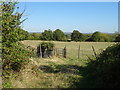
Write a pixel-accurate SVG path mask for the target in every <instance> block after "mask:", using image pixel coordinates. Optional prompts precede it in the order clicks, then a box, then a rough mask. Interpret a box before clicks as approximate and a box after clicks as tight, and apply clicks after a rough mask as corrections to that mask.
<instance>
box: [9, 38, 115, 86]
mask: <svg viewBox="0 0 120 90" xmlns="http://www.w3.org/2000/svg"><path fill="white" fill-rule="evenodd" d="M40 42H41V41H37V40H36V41H35V40H31V41H30V40H26V41H22V43H24V44H25V45H30V46H32V47H34V48H36V47H37V45H38V44H39V43H40ZM54 43H55V46H56V47H57V48H63V47H64V46H65V45H66V46H67V50H68V51H67V52H68V54H67V57H68V58H66V59H65V58H61V57H60V58H58V57H52V58H44V59H41V58H38V57H33V58H30V60H31V62H30V63H29V64H28V65H27V66H26V68H25V69H23V70H22V71H21V73H19V74H18V76H17V77H16V78H15V79H12V81H11V82H12V85H13V86H12V87H13V88H21V87H22V88H71V87H72V88H73V87H75V88H76V87H78V85H79V87H91V86H89V85H84V81H82V79H83V78H84V75H83V74H82V73H83V72H84V66H86V61H85V60H84V59H87V58H86V57H85V55H81V58H82V59H79V60H78V59H77V55H76V54H77V49H78V46H79V45H80V46H81V49H82V50H83V52H82V53H84V54H88V55H89V56H91V55H92V54H93V51H92V49H91V46H94V47H95V50H96V52H97V53H98V52H99V50H100V49H105V48H106V47H108V46H110V45H112V44H114V43H105V42H54ZM80 83H81V84H80ZM77 84H78V85H77Z"/></svg>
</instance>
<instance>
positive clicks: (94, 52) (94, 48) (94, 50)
mask: <svg viewBox="0 0 120 90" xmlns="http://www.w3.org/2000/svg"><path fill="white" fill-rule="evenodd" d="M92 49H93V52H94V55H95V57H96V56H97V54H96V52H95V48H94V47H93V46H92Z"/></svg>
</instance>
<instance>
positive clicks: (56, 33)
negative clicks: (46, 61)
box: [53, 29, 66, 41]
mask: <svg viewBox="0 0 120 90" xmlns="http://www.w3.org/2000/svg"><path fill="white" fill-rule="evenodd" d="M53 38H54V40H56V41H64V40H66V37H65V34H64V32H62V31H61V30H60V29H56V30H55V31H54V32H53Z"/></svg>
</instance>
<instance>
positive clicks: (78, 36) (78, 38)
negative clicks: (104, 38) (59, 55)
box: [71, 30, 84, 41]
mask: <svg viewBox="0 0 120 90" xmlns="http://www.w3.org/2000/svg"><path fill="white" fill-rule="evenodd" d="M71 39H72V41H84V35H83V34H82V33H80V32H79V31H77V30H74V31H73V32H72V33H71Z"/></svg>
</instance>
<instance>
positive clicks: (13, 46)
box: [0, 2, 120, 88]
mask: <svg viewBox="0 0 120 90" xmlns="http://www.w3.org/2000/svg"><path fill="white" fill-rule="evenodd" d="M16 4H17V3H16V2H2V4H1V8H2V16H0V18H2V27H3V28H2V35H3V36H2V46H3V48H2V65H3V66H2V68H3V73H2V77H3V87H6V88H11V87H14V88H16V87H19V88H21V87H26V88H30V87H34V88H37V87H38V88H45V87H46V88H69V87H71V88H73V87H76V88H78V87H89V88H91V87H109V88H110V87H111V88H115V87H120V85H119V83H120V78H119V75H120V73H119V70H120V66H119V64H120V63H119V58H120V53H119V50H120V44H116V45H113V46H111V47H108V48H107V49H106V50H104V51H103V52H102V53H101V54H100V55H98V56H97V57H96V58H95V59H90V62H89V63H88V64H86V62H84V61H80V60H78V59H70V58H69V59H62V58H61V59H59V58H54V59H52V58H51V59H38V58H33V56H32V55H34V53H33V49H32V50H30V49H29V48H28V49H29V50H28V49H27V48H25V47H24V45H23V44H21V43H19V41H20V40H25V39H27V38H28V36H27V35H28V33H27V32H26V31H24V30H22V29H21V27H20V24H21V23H22V22H23V21H24V20H23V21H20V19H21V17H22V15H23V13H19V12H15V11H14V10H15V8H16V7H15V5H16ZM16 9H19V7H17V8H16ZM57 31H58V32H61V31H60V30H57ZM58 32H55V33H56V34H58V35H57V36H56V38H55V39H56V40H58V36H59V33H58ZM96 33H97V35H98V36H100V37H101V34H100V33H99V32H96ZM96 33H95V34H96ZM45 35H46V34H45ZM51 35H52V33H51ZM60 35H61V36H62V37H64V33H62V32H61V34H60ZM26 36H27V37H26ZM53 36H54V35H53ZM73 36H75V35H73ZM81 36H83V35H82V34H81V33H79V34H78V39H77V41H79V38H80V37H81ZM92 36H93V38H94V39H93V40H97V41H107V39H106V38H104V39H103V38H100V37H96V35H92ZM103 36H104V35H103ZM103 36H102V37H103ZM105 37H106V35H105ZM47 38H48V37H47ZM50 38H51V36H50ZM65 38H66V37H64V38H61V39H60V40H58V41H64V40H65ZM44 39H46V37H44ZM49 40H51V39H49ZM90 40H91V39H90ZM80 41H81V40H80ZM117 41H119V35H118V36H117V38H116V42H117ZM30 58H31V59H30ZM37 60H38V61H37ZM28 62H29V64H28V65H27V63H28ZM17 75H18V76H17ZM31 77H33V78H31Z"/></svg>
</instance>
